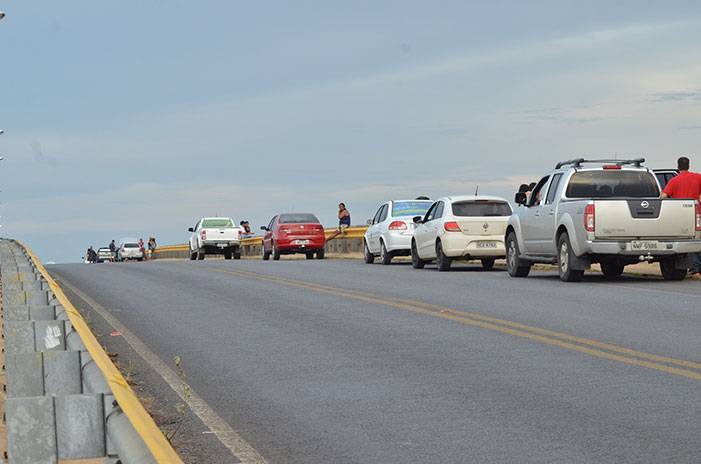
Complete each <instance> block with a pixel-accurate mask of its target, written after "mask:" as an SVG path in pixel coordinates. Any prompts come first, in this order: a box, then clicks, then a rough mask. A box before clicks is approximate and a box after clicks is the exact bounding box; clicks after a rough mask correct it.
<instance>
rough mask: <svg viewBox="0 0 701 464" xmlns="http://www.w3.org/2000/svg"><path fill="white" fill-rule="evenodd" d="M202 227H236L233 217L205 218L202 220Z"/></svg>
mask: <svg viewBox="0 0 701 464" xmlns="http://www.w3.org/2000/svg"><path fill="white" fill-rule="evenodd" d="M202 227H219V228H223V227H234V224H233V222H231V219H205V220H204V221H202Z"/></svg>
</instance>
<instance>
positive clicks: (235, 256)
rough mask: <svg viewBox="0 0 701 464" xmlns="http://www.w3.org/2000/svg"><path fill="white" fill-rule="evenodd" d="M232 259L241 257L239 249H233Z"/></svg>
mask: <svg viewBox="0 0 701 464" xmlns="http://www.w3.org/2000/svg"><path fill="white" fill-rule="evenodd" d="M234 259H241V250H236V251H234Z"/></svg>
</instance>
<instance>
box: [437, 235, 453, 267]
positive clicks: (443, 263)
mask: <svg viewBox="0 0 701 464" xmlns="http://www.w3.org/2000/svg"><path fill="white" fill-rule="evenodd" d="M452 261H453V260H452V259H450V258H449V257H448V256H446V255H445V253H443V245H441V242H440V240H439V241H437V242H436V265H437V266H438V270H439V271H440V272H446V271H449V270H450V265H451V264H452Z"/></svg>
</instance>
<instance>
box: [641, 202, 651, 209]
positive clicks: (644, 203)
mask: <svg viewBox="0 0 701 464" xmlns="http://www.w3.org/2000/svg"><path fill="white" fill-rule="evenodd" d="M640 206H642V207H643V208H648V207H649V206H650V203H648V202H647V201H642V202H640Z"/></svg>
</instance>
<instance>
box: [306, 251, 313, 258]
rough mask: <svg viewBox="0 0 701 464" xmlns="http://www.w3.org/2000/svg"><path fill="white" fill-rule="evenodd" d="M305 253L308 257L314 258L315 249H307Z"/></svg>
mask: <svg viewBox="0 0 701 464" xmlns="http://www.w3.org/2000/svg"><path fill="white" fill-rule="evenodd" d="M305 254H306V255H307V259H314V252H313V251H307V252H306V253H305Z"/></svg>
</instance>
